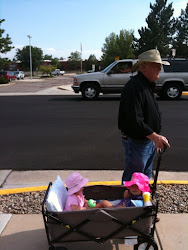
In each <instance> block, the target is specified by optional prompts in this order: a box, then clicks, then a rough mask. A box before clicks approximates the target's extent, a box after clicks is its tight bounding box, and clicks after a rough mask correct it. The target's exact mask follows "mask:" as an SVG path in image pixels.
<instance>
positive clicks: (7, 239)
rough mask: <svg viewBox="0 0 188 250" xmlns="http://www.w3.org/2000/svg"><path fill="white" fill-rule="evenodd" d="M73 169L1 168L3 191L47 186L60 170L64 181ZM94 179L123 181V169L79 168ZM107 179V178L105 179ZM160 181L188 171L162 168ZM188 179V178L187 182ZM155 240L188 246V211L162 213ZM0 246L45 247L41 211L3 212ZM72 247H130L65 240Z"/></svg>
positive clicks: (165, 249) (166, 246) (185, 176)
mask: <svg viewBox="0 0 188 250" xmlns="http://www.w3.org/2000/svg"><path fill="white" fill-rule="evenodd" d="M73 171H74V170H72V171H65V170H61V171H58V170H57V171H52V170H51V171H44V170H43V171H10V170H1V171H0V185H1V188H0V192H1V191H2V190H4V191H5V190H6V192H8V191H11V190H12V189H14V192H15V190H17V191H19V192H22V191H24V190H25V188H26V187H28V188H30V189H35V188H37V187H39V188H40V187H43V188H44V189H45V188H46V186H47V185H48V183H49V182H50V181H52V182H54V181H55V179H56V177H57V175H58V174H59V175H60V176H61V178H62V180H63V181H64V180H65V178H66V177H67V176H68V175H69V174H70V173H72V172H73ZM79 172H80V173H81V174H82V175H83V176H85V177H86V178H89V181H90V182H92V183H95V182H101V184H102V183H103V184H120V179H121V175H122V171H89V170H88V171H85V170H84V171H79ZM104 179H105V182H104ZM158 180H160V181H171V182H173V183H178V182H182V181H188V173H187V172H186V173H173V172H160V173H159V178H158ZM186 183H188V182H186ZM159 216H160V222H159V223H157V226H156V234H155V240H156V241H157V243H158V247H159V249H161V250H177V249H181V250H185V249H187V247H188V238H187V235H188V214H159ZM0 234H1V237H0V250H6V249H7V250H22V249H23V250H25V249H28V250H43V249H44V250H45V249H48V242H47V237H46V232H45V229H44V223H43V218H42V214H25V215H21V214H19V215H15V214H14V215H9V214H0ZM64 246H65V247H67V248H68V249H70V250H72V249H73V250H80V249H82V250H85V249H90V250H96V249H97V250H100V249H103V250H110V249H111V250H118V249H119V250H130V249H133V247H132V246H125V245H124V242H123V241H121V240H116V241H115V240H111V241H107V242H106V243H105V244H104V245H98V244H97V243H94V242H82V243H80V242H79V243H66V244H64Z"/></svg>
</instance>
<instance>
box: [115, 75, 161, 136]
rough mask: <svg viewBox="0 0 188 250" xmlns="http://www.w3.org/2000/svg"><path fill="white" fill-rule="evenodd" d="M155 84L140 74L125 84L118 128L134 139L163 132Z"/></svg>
mask: <svg viewBox="0 0 188 250" xmlns="http://www.w3.org/2000/svg"><path fill="white" fill-rule="evenodd" d="M153 88H154V83H151V82H149V81H148V80H147V78H146V77H145V76H144V75H143V74H142V73H141V72H138V74H137V75H136V76H134V77H133V78H132V79H131V80H130V81H129V82H128V83H126V84H125V86H124V88H123V91H122V94H121V100H120V106H119V117H118V127H119V129H120V130H121V132H122V133H123V134H125V135H127V136H128V137H131V138H133V139H138V140H139V139H145V138H146V136H147V135H150V134H152V133H153V132H156V133H159V132H160V130H161V113H160V111H159V108H158V104H157V102H156V100H155V97H154V95H153Z"/></svg>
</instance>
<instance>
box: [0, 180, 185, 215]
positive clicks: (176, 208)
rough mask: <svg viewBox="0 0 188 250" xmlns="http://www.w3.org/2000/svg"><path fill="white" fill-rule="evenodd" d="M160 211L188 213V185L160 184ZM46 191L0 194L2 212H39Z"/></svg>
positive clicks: (158, 192)
mask: <svg viewBox="0 0 188 250" xmlns="http://www.w3.org/2000/svg"><path fill="white" fill-rule="evenodd" d="M156 193H157V194H158V197H159V211H158V212H159V213H173V214H178V213H188V185H177V184H175V185H171V184H167V185H158V186H157V192H156ZM44 195H45V191H39V192H27V193H19V194H9V195H1V196H0V213H5V214H6V213H7V214H39V213H41V212H42V201H43V199H44Z"/></svg>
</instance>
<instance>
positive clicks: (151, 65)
mask: <svg viewBox="0 0 188 250" xmlns="http://www.w3.org/2000/svg"><path fill="white" fill-rule="evenodd" d="M161 64H165V65H169V63H168V62H166V61H162V60H161V56H160V53H159V51H158V50H156V49H152V50H148V51H146V52H144V53H142V54H140V55H139V57H138V62H137V63H136V64H134V65H133V67H132V72H135V71H138V74H137V75H136V76H134V77H132V79H131V80H130V81H129V82H128V83H127V84H126V85H125V86H124V88H123V91H122V94H121V100H120V106H119V117H118V127H119V129H120V130H121V135H122V144H123V146H124V148H125V170H124V173H123V176H122V182H123V181H129V180H130V179H131V176H132V174H133V173H134V172H142V173H144V174H145V175H147V176H148V177H149V178H150V177H151V176H152V165H153V159H154V156H155V152H156V150H158V149H162V148H163V146H164V144H166V145H167V147H170V145H169V143H168V140H167V139H166V138H165V137H164V136H162V135H159V133H160V131H161V113H160V111H159V108H158V105H157V102H156V100H155V97H154V94H153V89H154V86H155V83H154V81H155V80H157V79H158V78H159V72H160V70H161Z"/></svg>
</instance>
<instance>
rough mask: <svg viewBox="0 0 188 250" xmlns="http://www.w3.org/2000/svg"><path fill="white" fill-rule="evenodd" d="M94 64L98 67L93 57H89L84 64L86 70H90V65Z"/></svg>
mask: <svg viewBox="0 0 188 250" xmlns="http://www.w3.org/2000/svg"><path fill="white" fill-rule="evenodd" d="M93 64H95V65H96V66H97V65H98V60H97V58H96V56H95V55H92V54H91V55H90V56H89V57H88V60H87V62H86V70H90V69H92V65H93Z"/></svg>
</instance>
